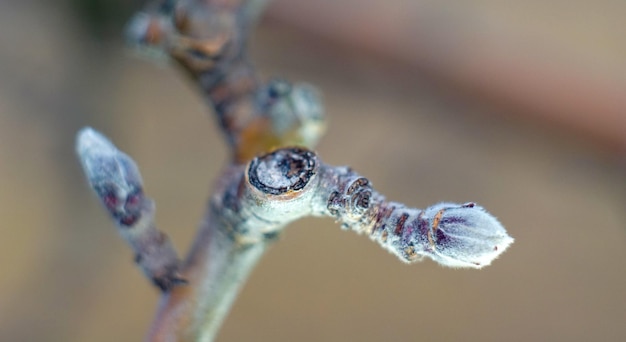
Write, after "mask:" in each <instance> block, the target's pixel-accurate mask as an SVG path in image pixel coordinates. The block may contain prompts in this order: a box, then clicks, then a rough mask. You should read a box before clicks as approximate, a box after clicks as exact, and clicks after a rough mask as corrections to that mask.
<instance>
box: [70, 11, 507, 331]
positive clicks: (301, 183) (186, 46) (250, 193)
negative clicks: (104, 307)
mask: <svg viewBox="0 0 626 342" xmlns="http://www.w3.org/2000/svg"><path fill="white" fill-rule="evenodd" d="M260 3H261V1H259V0H249V1H243V0H242V1H238V0H186V1H184V0H181V1H174V0H162V1H160V2H158V3H156V4H154V5H152V6H150V7H148V9H147V10H146V11H145V12H142V13H140V14H138V15H137V16H136V17H135V18H134V19H133V20H132V21H131V24H130V25H129V30H128V32H129V37H130V39H131V40H132V41H134V42H135V43H138V44H140V45H141V46H142V49H144V50H145V49H148V50H150V51H161V53H162V54H165V55H166V56H168V58H170V59H171V60H173V61H175V62H176V64H178V65H179V66H180V67H181V68H182V69H183V70H184V71H185V73H186V74H187V75H188V76H190V78H191V80H192V81H194V82H195V83H196V84H197V85H198V87H199V89H200V90H201V92H202V94H203V95H204V96H205V97H206V98H207V100H208V101H209V103H210V104H211V106H212V108H213V110H214V112H215V114H216V116H217V118H218V122H219V123H220V127H221V128H222V130H223V131H224V133H225V135H226V138H227V140H228V142H229V143H230V146H231V148H232V154H233V162H232V163H231V164H230V165H229V166H227V167H226V168H225V170H224V172H223V173H222V175H221V176H220V178H219V179H218V182H217V184H216V186H215V189H214V191H213V193H212V195H211V197H210V201H209V205H208V208H207V211H206V213H205V216H204V220H203V222H202V223H201V224H200V228H199V230H198V233H197V236H196V239H195V240H194V244H193V246H192V248H191V250H190V252H189V254H188V255H187V257H186V259H185V261H184V262H183V263H182V264H181V263H179V262H178V258H177V257H176V253H175V252H174V250H173V248H172V246H171V244H170V243H169V240H168V239H167V237H166V236H165V234H163V233H161V232H159V231H157V230H156V228H155V226H154V222H153V219H154V205H153V204H152V201H151V200H150V199H148V198H147V197H145V196H144V195H143V191H142V182H141V177H140V175H139V171H138V169H137V166H136V165H135V163H134V162H133V161H132V159H130V157H128V156H127V155H126V154H124V153H122V152H120V151H119V150H117V149H116V148H115V147H114V146H113V144H112V143H110V142H109V141H108V140H107V139H106V138H105V137H104V136H102V135H101V134H99V133H97V132H95V131H93V130H91V129H84V130H83V131H81V132H80V133H79V135H78V139H77V152H78V155H79V158H80V159H81V162H82V164H83V168H84V170H85V173H86V175H87V178H88V180H89V181H90V183H91V185H92V187H93V189H94V190H95V191H96V193H97V195H98V196H99V197H100V199H101V200H102V203H103V205H104V207H105V209H106V210H107V211H108V212H109V213H110V214H111V215H112V216H113V218H114V220H115V221H116V222H117V223H118V226H119V227H120V232H121V234H122V236H123V237H124V238H125V239H126V240H127V242H128V243H129V244H130V245H131V247H132V249H133V251H134V252H135V253H136V254H137V255H138V257H137V258H136V259H137V261H138V263H139V265H140V267H141V268H142V269H143V271H144V273H146V275H148V277H149V278H150V279H152V281H153V282H154V283H155V284H156V285H157V286H158V287H159V288H160V289H161V290H162V292H163V296H162V299H161V303H160V305H159V309H158V312H157V315H156V318H155V320H154V321H153V324H152V326H151V328H150V331H149V333H148V337H147V341H212V340H213V338H214V337H215V335H216V334H217V332H218V330H219V327H220V325H221V323H222V321H223V320H224V318H225V316H226V314H227V313H228V311H229V309H230V307H231V305H232V303H233V301H234V299H235V297H236V295H237V293H238V291H239V289H240V287H241V286H242V284H243V282H244V281H245V279H246V278H247V276H248V275H249V273H250V271H251V270H252V269H253V267H254V266H255V264H256V262H257V261H258V260H259V258H260V257H261V256H262V255H263V252H264V251H265V249H266V248H267V247H268V246H269V244H271V243H272V242H273V241H275V240H276V237H277V236H279V235H280V233H281V232H282V231H283V230H284V228H285V227H286V226H287V225H288V224H289V223H291V222H293V221H295V220H297V219H300V218H302V217H305V216H329V217H333V218H334V219H335V220H337V221H338V222H340V223H341V226H342V227H343V228H344V229H349V230H353V231H356V232H358V233H362V234H367V235H368V236H369V237H370V238H371V239H373V240H374V241H376V242H378V243H379V244H380V245H381V246H382V247H384V248H385V249H387V250H389V251H390V252H391V253H393V254H395V255H396V256H398V257H399V258H400V259H401V260H403V261H405V262H414V261H417V260H420V259H422V258H423V257H428V258H431V259H433V260H435V261H436V262H439V263H440V264H442V265H446V266H452V267H472V268H481V267H483V266H486V265H489V264H490V263H491V261H492V260H493V259H495V258H496V257H498V255H500V253H502V252H503V251H504V250H505V249H506V248H507V247H508V246H509V245H510V244H511V243H512V242H513V239H512V238H510V237H509V236H508V235H507V234H506V231H505V230H504V228H503V227H502V225H500V223H499V222H498V221H497V220H496V219H495V218H494V217H493V216H491V215H490V214H488V213H487V212H486V211H485V210H484V209H482V208H481V207H479V206H478V205H475V204H473V203H468V204H464V205H457V204H451V203H442V204H437V205H435V206H432V207H429V208H427V209H425V210H419V209H411V208H408V207H406V206H404V205H403V204H400V203H394V202H388V201H386V200H385V198H384V197H383V196H382V195H380V194H379V193H378V192H376V191H375V190H374V189H373V188H372V187H371V184H370V182H369V180H367V179H366V178H363V177H361V176H360V175H358V174H357V173H355V172H354V171H352V170H351V169H350V168H347V167H333V166H329V165H326V164H324V163H322V162H321V161H320V160H319V158H318V157H317V155H316V154H315V153H314V152H312V151H311V150H310V149H311V148H314V146H315V145H316V143H317V141H318V140H319V138H320V137H321V135H322V134H323V131H324V129H325V121H324V109H323V107H322V105H321V101H320V97H319V95H318V93H317V91H316V90H315V89H314V88H313V87H311V86H309V85H307V84H300V83H296V84H293V85H292V84H291V83H289V82H287V81H284V80H278V79H274V80H271V81H269V82H268V83H266V84H261V83H260V82H259V81H258V80H257V77H256V75H255V72H254V69H253V68H252V66H251V64H250V62H249V61H248V59H247V53H246V51H245V42H246V40H247V37H248V35H249V32H250V29H251V26H252V21H253V20H254V19H255V17H256V15H257V14H258V8H259V7H258V6H259V4H260ZM250 6H252V7H250ZM292 146H299V147H292Z"/></svg>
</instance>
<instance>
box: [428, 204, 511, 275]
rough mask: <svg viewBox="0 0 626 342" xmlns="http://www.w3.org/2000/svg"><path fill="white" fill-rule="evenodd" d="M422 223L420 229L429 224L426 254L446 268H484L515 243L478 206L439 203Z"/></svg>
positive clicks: (496, 221) (430, 210)
mask: <svg viewBox="0 0 626 342" xmlns="http://www.w3.org/2000/svg"><path fill="white" fill-rule="evenodd" d="M420 220H422V221H421V222H420V223H419V224H420V227H421V228H423V227H424V224H427V227H425V228H427V229H425V230H426V231H425V234H426V237H425V239H424V238H423V237H422V240H423V241H424V244H425V251H424V254H425V255H426V256H428V257H430V258H431V259H433V260H434V261H436V262H438V263H439V264H442V265H444V266H450V267H471V268H482V267H484V266H487V265H489V264H491V262H492V261H493V260H494V259H496V258H497V257H498V256H499V255H500V254H501V253H502V252H504V251H505V250H506V249H507V248H508V247H509V245H511V243H513V238H511V237H510V236H509V235H508V234H507V232H506V230H505V229H504V227H503V226H502V224H500V222H498V220H497V219H496V218H495V217H493V216H492V215H491V214H489V213H488V212H487V211H485V209H483V208H482V207H480V206H478V205H476V204H475V203H466V204H462V205H459V204H454V203H439V204H436V205H433V206H431V207H429V208H427V209H426V210H424V212H423V215H422V217H421V218H420ZM420 230H421V232H422V233H424V229H420Z"/></svg>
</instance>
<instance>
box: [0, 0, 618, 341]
mask: <svg viewBox="0 0 626 342" xmlns="http://www.w3.org/2000/svg"><path fill="white" fill-rule="evenodd" d="M137 6H138V3H137V2H136V1H135V2H133V1H122V0H118V1H104V0H100V1H80V0H74V1H65V2H60V1H57V2H53V1H43V0H39V1H34V0H30V1H3V2H0V188H1V190H0V217H1V218H2V225H1V228H0V233H1V234H2V237H1V238H0V260H1V262H2V273H1V275H0V340H2V341H138V340H141V339H142V338H143V336H144V333H145V331H146V329H147V327H148V324H149V322H150V321H151V319H152V315H153V313H154V310H155V306H156V304H157V300H158V293H157V291H156V290H155V289H154V288H153V287H152V286H150V285H149V284H148V283H147V281H145V280H144V279H143V277H142V275H141V274H140V272H139V271H138V270H137V269H136V268H135V266H134V265H133V263H132V261H131V259H132V256H131V253H130V251H129V250H128V249H127V248H126V246H125V245H124V243H123V242H122V241H121V240H120V239H119V238H118V237H117V234H116V232H115V229H114V227H113V226H112V223H111V221H110V220H109V218H108V217H107V216H106V214H105V213H104V212H103V210H101V208H100V207H99V204H98V202H97V200H96V198H95V197H94V196H93V195H92V193H91V192H90V190H89V189H88V187H87V185H86V181H85V180H84V179H83V175H82V173H81V170H80V168H79V164H78V162H77V161H76V159H75V156H74V151H73V140H74V134H75V132H76V131H77V130H78V129H79V128H80V127H82V126H85V125H89V126H92V127H94V128H96V129H98V130H100V131H102V132H103V133H105V134H107V135H108V136H109V137H111V138H112V139H113V141H114V142H115V143H116V144H117V145H118V146H119V147H120V148H122V149H123V150H125V151H126V152H128V153H129V154H131V155H132V156H133V157H134V158H135V159H136V161H137V162H138V164H139V165H140V168H141V170H142V173H143V176H144V181H145V184H146V189H147V192H148V193H149V194H150V195H151V196H152V197H153V198H154V199H155V200H156V202H157V207H158V211H157V222H158V224H159V227H160V228H161V229H163V230H165V231H166V232H167V233H168V234H169V235H170V236H171V237H172V239H173V240H174V242H175V244H176V246H177V248H178V250H179V251H181V252H182V253H184V251H185V250H186V249H187V246H189V244H190V242H191V239H192V238H193V235H194V233H195V227H196V225H197V222H198V221H199V220H200V218H201V216H202V213H203V209H204V205H205V200H206V198H207V197H208V194H209V191H210V187H211V184H212V181H213V180H214V179H215V177H216V176H217V173H218V172H219V169H220V167H221V166H222V165H224V163H225V162H226V160H227V150H226V146H225V144H224V142H223V140H222V136H221V133H220V132H219V131H218V130H217V127H216V124H215V122H214V120H213V118H212V117H211V113H209V112H208V110H207V107H206V106H205V105H204V103H203V100H202V99H201V98H200V97H199V96H198V92H197V91H196V89H195V88H194V87H193V85H191V84H190V82H188V81H187V80H186V79H184V78H183V77H182V76H181V75H180V74H179V73H178V72H177V70H175V69H174V68H171V67H169V66H167V65H160V66H159V65H157V64H155V63H151V62H149V61H145V60H142V59H140V58H137V57H136V56H133V54H132V53H129V51H128V50H127V49H126V48H125V46H124V44H123V41H122V38H121V31H122V27H123V25H124V23H125V21H126V19H127V18H128V16H130V15H131V14H132V12H133V11H134V10H135V9H136V8H137ZM624 17H626V3H624V2H620V1H610V0H605V1H597V2H593V3H592V2H590V1H585V2H583V1H571V2H562V3H561V4H560V5H557V4H553V3H551V4H550V5H547V4H544V2H543V1H526V2H524V3H523V4H516V5H514V4H508V5H507V4H504V3H503V2H499V1H493V0H484V1H469V2H462V3H458V4H457V3H455V2H452V1H439V2H432V1H421V0H420V1H402V0H393V1H388V2H387V1H385V2H382V1H379V2H375V1H361V2H357V1H352V0H344V1H330V0H324V1H319V2H312V1H306V0H277V1H275V2H274V3H273V4H272V5H271V6H270V8H269V11H268V13H267V16H266V17H265V19H264V20H263V21H262V22H261V26H260V28H259V30H258V32H257V34H256V36H255V39H254V42H253V48H252V52H253V55H254V57H255V59H256V62H257V65H258V67H259V69H260V71H261V73H262V74H263V75H264V76H265V77H269V76H270V75H275V76H281V77H285V78H288V79H291V80H295V81H298V80H305V81H308V82H311V83H314V84H315V85H317V86H318V87H319V88H320V89H321V91H322V92H323V94H324V96H325V104H326V108H327V113H328V116H329V120H330V125H329V130H328V133H327V135H326V137H325V139H324V140H323V141H322V143H321V144H320V146H319V148H318V152H319V154H320V156H321V157H322V158H323V159H324V160H325V161H326V162H328V163H331V164H344V165H350V166H353V167H354V168H355V169H357V170H358V171H359V172H360V173H362V174H363V175H365V176H367V177H368V178H369V179H370V180H371V181H372V182H373V183H374V185H375V187H376V188H377V189H378V190H380V191H381V192H383V193H384V194H386V195H387V196H388V197H389V198H391V199H393V200H397V201H402V202H405V203H407V204H409V205H413V206H416V207H425V206H428V205H430V204H433V203H436V202H439V201H454V202H466V201H476V202H478V203H480V204H482V205H484V206H485V207H486V208H488V209H489V210H490V211H491V212H492V213H493V214H495V215H496V216H498V218H499V219H500V220H501V221H502V222H503V223H504V225H505V226H506V227H507V229H508V230H509V232H510V234H511V235H512V236H513V237H515V239H516V242H515V244H514V245H513V246H512V247H511V248H510V250H509V251H507V252H506V253H505V254H504V255H502V257H501V259H499V260H497V261H496V262H495V263H494V264H493V265H492V266H490V267H487V268H486V269H483V270H480V271H476V270H452V269H445V268H442V267H440V266H437V265H436V264H434V263H432V262H430V261H426V262H423V263H420V264H417V265H412V266H407V265H404V264H401V263H400V262H399V261H398V260H396V258H395V257H393V256H391V255H389V254H388V253H387V252H385V251H383V250H381V249H380V248H379V247H377V246H376V245H375V244H373V243H371V242H370V241H369V240H368V239H366V238H364V237H359V236H356V235H355V234H353V233H349V232H343V231H341V230H340V229H339V228H338V227H337V226H336V225H334V224H333V222H332V221H331V220H328V219H308V220H304V221H301V222H298V223H296V224H294V225H293V226H292V227H290V228H289V229H288V230H287V232H286V234H285V235H284V237H283V238H282V240H281V241H280V242H279V243H277V244H276V245H275V246H274V247H273V248H272V249H271V250H270V251H269V253H268V254H267V255H266V257H265V258H264V259H263V260H262V261H261V263H260V264H259V266H258V267H257V269H256V270H255V271H254V272H253V274H252V276H251V278H250V280H249V281H248V283H247V284H246V286H245V287H244V289H243V291H242V293H241V295H240V296H239V298H238V300H237V302H236V304H235V306H234V307H233V310H232V313H231V314H230V316H229V317H228V319H227V320H226V323H225V325H224V327H223V329H222V331H221V333H220V336H219V338H218V340H220V341H252V340H254V341H357V340H358V341H530V340H534V341H624V340H626V324H625V323H626V292H625V290H626V248H625V247H626V168H625V167H624V165H625V163H624V160H625V158H624V157H625V155H626V124H625V122H626V121H625V118H626V110H625V109H626V105H624V104H625V101H626V92H625V89H626V88H621V87H620V86H621V85H623V84H625V82H626V62H625V61H626V40H624V37H625V33H626V27H625V26H624V21H623V20H624V19H623V18H624Z"/></svg>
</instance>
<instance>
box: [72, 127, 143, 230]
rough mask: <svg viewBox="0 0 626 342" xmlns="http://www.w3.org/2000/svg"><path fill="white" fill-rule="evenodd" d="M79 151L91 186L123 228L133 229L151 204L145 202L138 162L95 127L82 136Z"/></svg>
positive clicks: (77, 149)
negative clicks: (143, 211) (145, 208)
mask: <svg viewBox="0 0 626 342" xmlns="http://www.w3.org/2000/svg"><path fill="white" fill-rule="evenodd" d="M76 152H77V154H78V157H79V159H80V162H81V164H82V166H83V170H84V171H85V175H86V176H87V180H88V181H89V184H90V185H91V187H92V188H93V189H94V191H95V192H96V194H97V195H98V197H99V198H100V201H101V202H102V204H103V205H104V207H105V208H106V209H107V211H108V212H109V213H110V214H111V216H112V217H113V219H115V221H116V222H117V223H118V224H119V225H120V226H132V225H133V224H134V223H135V222H136V221H137V220H138V219H139V218H140V216H141V213H142V209H143V207H144V206H145V205H149V203H148V202H150V201H144V195H143V189H142V183H143V182H142V180H141V175H140V174H139V170H138V169H137V165H136V164H135V162H134V161H133V160H132V159H131V158H130V157H129V156H128V155H126V154H125V153H123V152H121V151H119V150H118V149H117V148H115V146H114V145H113V144H112V143H111V142H110V141H109V140H108V139H107V138H105V137H104V136H103V135H102V134H100V133H98V132H96V131H95V130H93V129H91V128H83V129H82V130H81V131H80V132H79V133H78V137H77V140H76Z"/></svg>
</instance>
